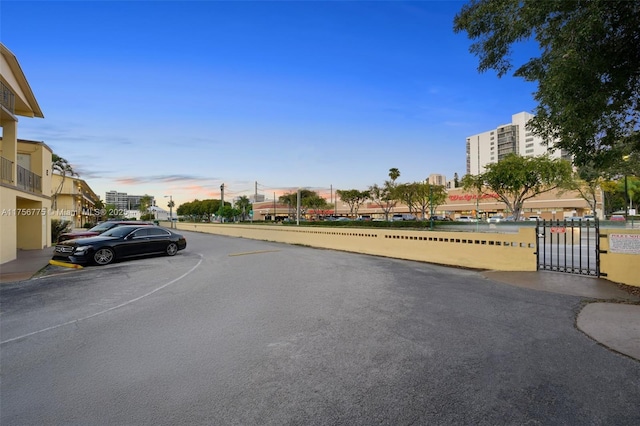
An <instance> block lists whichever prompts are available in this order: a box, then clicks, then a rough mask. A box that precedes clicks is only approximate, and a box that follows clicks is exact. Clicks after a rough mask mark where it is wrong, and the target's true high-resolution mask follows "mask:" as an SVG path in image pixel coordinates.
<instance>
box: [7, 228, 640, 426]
mask: <svg viewBox="0 0 640 426" xmlns="http://www.w3.org/2000/svg"><path fill="white" fill-rule="evenodd" d="M185 235H186V236H187V240H188V242H189V245H188V247H187V250H186V251H184V252H180V254H179V255H177V256H175V257H172V258H167V257H154V258H145V259H139V260H135V261H128V262H123V263H118V264H114V265H110V266H106V267H90V268H85V269H83V270H77V271H76V270H74V271H71V272H68V273H65V274H62V275H51V276H46V277H43V278H40V279H37V280H32V281H29V282H26V283H19V284H14V285H6V286H3V287H2V292H1V294H0V301H1V303H2V305H1V307H2V313H1V315H0V320H1V323H0V332H1V334H0V341H1V342H2V343H1V346H0V350H1V363H2V364H1V367H2V381H1V383H0V403H1V404H0V423H1V424H2V425H45V424H46V425H60V424H64V425H376V424H380V425H416V424H429V425H437V424H474V425H483V424H486V425H496V424H509V425H511V424H518V425H522V424H528V425H535V424H565V425H599V424H602V425H605V424H606V425H611V424H615V425H637V424H640V404H638V401H640V363H639V362H637V361H635V360H633V359H630V358H627V357H625V356H623V355H619V354H616V353H614V352H611V351H609V350H608V349H606V348H605V347H603V346H600V345H599V344H598V343H596V342H595V341H593V340H591V339H590V338H589V337H588V336H586V335H585V334H583V333H581V332H580V331H579V330H578V329H577V328H576V327H575V320H576V314H577V312H578V311H579V309H580V307H581V306H582V305H581V303H582V299H581V298H579V297H573V296H565V295H558V294H554V293H546V292H537V291H532V290H527V289H522V288H517V287H512V286H509V285H504V284H499V283H496V282H493V281H490V280H487V279H485V278H483V277H482V276H481V275H480V274H478V273H476V272H474V271H468V270H462V269H454V268H445V267H440V266H434V265H429V264H423V263H417V262H409V261H401V260H394V259H386V258H377V257H370V256H363V255H357V254H349V253H341V252H335V251H328V250H318V249H312V248H308V247H301V246H290V245H283V244H276V243H270V242H261V241H253V240H243V239H235V238H225V237H218V236H212V235H204V234H194V233H185Z"/></svg>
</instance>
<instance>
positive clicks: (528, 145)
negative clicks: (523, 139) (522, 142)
mask: <svg viewBox="0 0 640 426" xmlns="http://www.w3.org/2000/svg"><path fill="white" fill-rule="evenodd" d="M525 148H533V144H532V143H528V144H527V146H526V147H525Z"/></svg>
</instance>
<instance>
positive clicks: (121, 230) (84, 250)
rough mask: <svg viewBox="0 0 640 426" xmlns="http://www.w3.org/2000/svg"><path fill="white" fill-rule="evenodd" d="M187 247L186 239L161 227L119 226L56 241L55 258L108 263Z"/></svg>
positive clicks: (169, 253) (170, 252)
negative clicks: (94, 233)
mask: <svg viewBox="0 0 640 426" xmlns="http://www.w3.org/2000/svg"><path fill="white" fill-rule="evenodd" d="M185 247H187V240H186V239H185V238H184V237H183V236H182V235H180V234H176V233H175V232H173V231H170V230H168V229H165V228H161V227H159V226H140V225H137V226H126V225H125V226H118V227H116V228H112V229H110V230H108V231H107V232H104V233H102V234H100V235H99V236H97V237H89V238H79V239H75V240H67V241H63V242H62V243H59V244H56V247H55V249H54V252H53V259H54V260H61V261H65V262H71V263H80V264H87V263H94V264H97V265H108V264H109V263H111V262H113V261H114V260H116V259H125V258H130V257H137V256H145V255H149V254H162V253H164V254H166V255H168V256H174V255H175V254H176V253H177V252H178V250H183V249H184V248H185Z"/></svg>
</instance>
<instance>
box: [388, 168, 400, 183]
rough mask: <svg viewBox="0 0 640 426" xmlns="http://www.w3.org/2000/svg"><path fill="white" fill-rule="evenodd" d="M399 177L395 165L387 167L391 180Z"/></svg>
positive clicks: (393, 180) (398, 171)
mask: <svg viewBox="0 0 640 426" xmlns="http://www.w3.org/2000/svg"><path fill="white" fill-rule="evenodd" d="M399 177H400V170H398V169H396V168H395V167H393V168H391V169H389V178H391V182H395V181H396V179H398V178H399Z"/></svg>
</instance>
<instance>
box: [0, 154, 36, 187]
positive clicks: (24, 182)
mask: <svg viewBox="0 0 640 426" xmlns="http://www.w3.org/2000/svg"><path fill="white" fill-rule="evenodd" d="M2 164H3V166H4V162H3V163H2ZM16 171H17V175H18V185H17V186H18V188H20V189H23V190H25V191H29V192H34V193H37V194H42V176H39V175H37V174H35V173H33V172H32V171H29V170H27V169H25V168H24V167H21V166H16Z"/></svg>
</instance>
